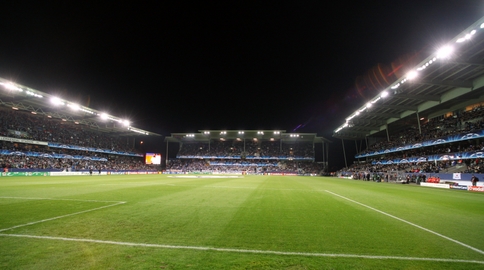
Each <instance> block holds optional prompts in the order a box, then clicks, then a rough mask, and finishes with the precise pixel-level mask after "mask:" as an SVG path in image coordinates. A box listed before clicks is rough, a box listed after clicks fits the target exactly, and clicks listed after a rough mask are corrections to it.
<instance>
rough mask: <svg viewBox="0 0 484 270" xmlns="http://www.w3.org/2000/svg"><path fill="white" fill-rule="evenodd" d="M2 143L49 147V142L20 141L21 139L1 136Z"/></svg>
mask: <svg viewBox="0 0 484 270" xmlns="http://www.w3.org/2000/svg"><path fill="white" fill-rule="evenodd" d="M0 141H7V142H18V143H27V144H37V145H48V143H47V142H42V141H34V140H27V139H19V138H10V137H4V136H0Z"/></svg>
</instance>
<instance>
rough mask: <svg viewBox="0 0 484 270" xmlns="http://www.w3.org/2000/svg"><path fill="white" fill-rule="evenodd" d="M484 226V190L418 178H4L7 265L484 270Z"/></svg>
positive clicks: (2, 244) (0, 237) (2, 240)
mask: <svg viewBox="0 0 484 270" xmlns="http://www.w3.org/2000/svg"><path fill="white" fill-rule="evenodd" d="M121 202H125V203H121ZM390 215H391V216H390ZM392 216H393V217H392ZM409 223H411V224H409ZM412 224H413V225H412ZM483 224H484V194H482V193H473V192H467V191H460V190H443V189H433V188H424V187H419V186H415V185H397V184H388V183H374V182H362V181H354V180H347V179H337V178H324V177H291V176H284V177H278V176H245V177H244V178H208V179H207V178H174V177H168V176H165V175H142V176H115V175H108V176H92V177H90V176H76V177H25V178H22V177H15V178H6V177H1V178H0V269H483V268H484V252H483V251H484V241H483V240H484V230H483V229H482V228H483V227H482V226H483ZM416 226H421V227H420V228H419V227H416ZM424 229H428V230H431V231H427V230H424ZM433 232H435V233H433ZM437 234H438V235H437ZM452 240H455V241H452ZM297 253H301V254H297ZM331 254H332V255H334V256H330V255H331ZM431 259H435V260H431ZM472 261H474V262H472Z"/></svg>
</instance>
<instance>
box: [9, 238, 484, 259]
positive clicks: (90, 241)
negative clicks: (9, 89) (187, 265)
mask: <svg viewBox="0 0 484 270" xmlns="http://www.w3.org/2000/svg"><path fill="white" fill-rule="evenodd" d="M0 236H4V237H18V238H30V239H45V240H57V241H70V242H85V243H95V244H107V245H118V246H131V247H151V248H165V249H186V250H199V251H218V252H232V253H252V254H264V255H286V256H307V257H333V258H360V259H377V260H405V261H431V262H451V263H477V264H483V265H484V261H477V260H461V259H445V258H423V257H402V256H377V255H358V254H335V253H311V252H290V251H274V250H257V249H235V248H216V247H203V246H175V245H162V244H147V243H131V242H117V241H107V240H95V239H84V238H67V237H55V236H36V235H22V234H4V233H0Z"/></svg>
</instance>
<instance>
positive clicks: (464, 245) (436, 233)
mask: <svg viewBox="0 0 484 270" xmlns="http://www.w3.org/2000/svg"><path fill="white" fill-rule="evenodd" d="M325 191H326V192H328V193H330V194H333V195H334V196H337V197H340V198H342V199H345V200H347V201H350V202H353V203H356V204H358V205H361V206H363V207H366V208H368V209H371V210H373V211H375V212H378V213H380V214H383V215H385V216H388V217H391V218H394V219H396V220H398V221H401V222H404V223H407V224H409V225H412V226H414V227H416V228H419V229H421V230H424V231H426V232H429V233H432V234H435V235H437V236H440V237H442V238H444V239H446V240H449V241H452V242H454V243H456V244H458V245H461V246H463V247H466V248H468V249H472V250H474V251H476V252H478V253H481V254H484V251H482V250H480V249H478V248H475V247H472V246H470V245H468V244H465V243H462V242H460V241H457V240H455V239H453V238H450V237H448V236H445V235H443V234H440V233H438V232H435V231H432V230H430V229H427V228H425V227H422V226H420V225H417V224H415V223H412V222H410V221H408V220H405V219H403V218H399V217H397V216H394V215H391V214H389V213H387V212H383V211H381V210H378V209H376V208H373V207H371V206H369V205H366V204H363V203H360V202H358V201H355V200H352V199H350V198H347V197H345V196H342V195H339V194H336V193H334V192H331V191H329V190H325Z"/></svg>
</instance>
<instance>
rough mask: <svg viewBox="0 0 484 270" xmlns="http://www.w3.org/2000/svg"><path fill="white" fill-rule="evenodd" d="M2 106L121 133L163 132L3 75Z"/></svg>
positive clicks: (0, 80)
mask: <svg viewBox="0 0 484 270" xmlns="http://www.w3.org/2000/svg"><path fill="white" fill-rule="evenodd" d="M0 106H1V107H2V108H4V109H14V110H19V111H25V112H30V113H32V114H38V115H45V116H47V117H49V118H54V119H61V120H62V121H67V122H70V123H72V124H79V125H86V126H89V127H91V128H93V129H95V130H98V131H101V132H111V133H116V135H118V136H132V135H155V136H161V135H160V134H157V133H153V132H150V131H146V130H142V129H139V128H135V127H133V126H131V125H130V123H129V122H128V121H127V120H124V119H121V118H119V117H116V116H113V115H108V114H105V113H103V112H100V111H97V110H95V109H92V108H89V107H86V106H81V105H79V104H76V103H74V102H70V101H67V100H62V99H60V98H58V97H56V96H54V95H50V94H47V93H44V92H41V91H39V90H35V89H32V88H29V87H27V86H23V85H20V84H17V83H14V82H10V81H8V80H6V79H3V78H0Z"/></svg>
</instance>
